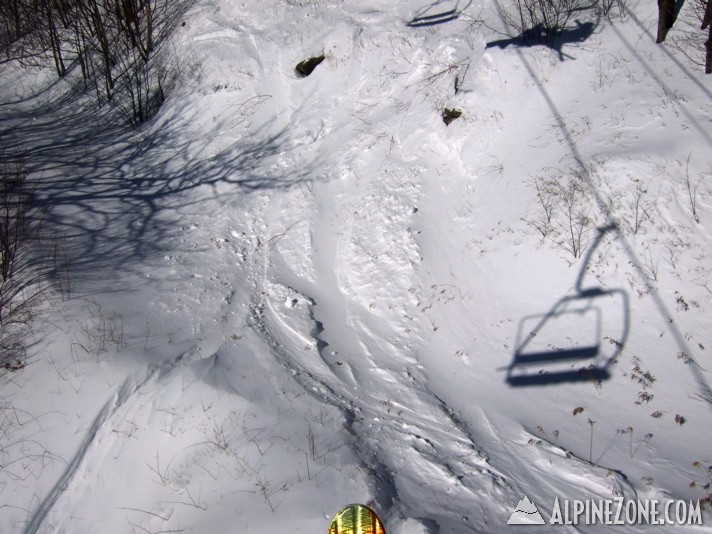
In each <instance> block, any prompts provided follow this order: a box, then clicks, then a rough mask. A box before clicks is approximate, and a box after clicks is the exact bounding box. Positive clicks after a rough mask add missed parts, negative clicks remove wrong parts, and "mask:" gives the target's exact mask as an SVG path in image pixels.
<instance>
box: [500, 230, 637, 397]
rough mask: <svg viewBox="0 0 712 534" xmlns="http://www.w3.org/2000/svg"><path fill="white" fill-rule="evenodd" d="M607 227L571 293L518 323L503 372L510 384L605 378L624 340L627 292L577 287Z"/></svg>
mask: <svg viewBox="0 0 712 534" xmlns="http://www.w3.org/2000/svg"><path fill="white" fill-rule="evenodd" d="M613 229H614V227H613V226H607V227H605V228H602V229H600V230H599V234H598V236H597V237H596V239H595V241H594V243H593V244H592V245H591V247H590V248H589V250H588V253H587V255H586V258H585V259H584V262H583V264H582V266H581V270H580V272H579V275H578V278H577V280H576V292H575V294H573V295H568V296H564V297H562V298H560V299H559V300H558V301H557V302H556V303H555V304H554V305H553V306H552V307H551V308H550V309H549V311H548V312H546V313H543V314H535V315H529V316H526V317H524V318H522V319H521V320H520V322H519V326H518V328H517V337H516V342H515V351H514V356H513V359H512V362H511V364H510V365H509V367H508V368H507V378H506V380H507V382H508V383H509V384H510V385H512V386H537V385H548V384H557V383H563V382H579V381H593V382H594V383H600V382H602V381H603V380H606V379H608V378H610V370H609V368H610V366H611V365H612V364H613V363H615V361H616V358H617V357H618V355H619V354H620V353H621V351H622V350H623V347H624V346H625V343H626V339H627V337H628V331H629V322H630V320H629V316H630V313H629V304H628V294H627V293H626V291H624V290H623V289H604V288H602V287H589V288H583V287H582V283H583V279H584V276H585V273H586V268H587V266H588V264H589V262H590V261H591V258H592V257H593V252H594V250H595V249H596V247H597V246H598V245H599V244H600V242H601V241H602V239H603V237H604V236H605V234H606V233H607V232H609V231H611V230H613ZM607 317H610V318H611V319H610V320H607Z"/></svg>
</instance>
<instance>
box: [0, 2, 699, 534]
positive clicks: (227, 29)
mask: <svg viewBox="0 0 712 534" xmlns="http://www.w3.org/2000/svg"><path fill="white" fill-rule="evenodd" d="M633 4H634V5H629V12H628V13H627V14H624V16H622V17H617V18H616V19H615V20H614V21H613V22H612V23H611V22H610V21H608V20H606V19H604V18H599V19H598V20H595V18H594V17H593V15H592V14H586V13H582V14H581V21H580V23H584V22H585V21H589V19H591V20H593V22H594V23H595V24H594V25H593V26H592V28H593V31H592V32H590V35H586V36H585V37H586V38H585V39H583V40H579V41H572V42H569V43H564V44H563V46H562V47H560V50H555V49H552V48H547V47H544V46H529V47H520V46H517V45H516V43H515V44H513V45H510V46H506V47H504V46H496V45H495V46H487V44H488V43H493V42H494V41H498V40H503V39H504V40H506V39H509V37H508V36H507V30H506V27H505V26H504V24H503V22H502V20H501V19H500V18H499V16H498V12H499V11H498V4H496V3H495V2H491V1H489V0H487V1H483V0H474V1H472V2H469V3H467V2H464V1H459V0H458V1H455V0H440V1H433V0H420V1H417V0H388V1H386V0H336V1H328V0H205V1H198V2H196V3H194V4H193V5H192V6H191V8H190V9H189V10H187V11H186V12H185V13H184V14H183V16H182V19H181V21H182V22H184V23H185V24H179V25H177V29H176V31H175V33H174V34H173V35H172V36H171V40H170V42H169V43H167V44H165V45H164V46H165V47H166V48H167V49H169V50H170V56H171V57H172V58H173V61H174V62H175V64H176V65H177V66H178V68H180V69H181V76H182V78H181V83H180V85H179V86H178V87H177V88H176V89H175V90H174V91H173V92H172V93H171V94H170V95H169V98H168V100H167V101H166V103H165V104H164V105H163V107H162V108H161V109H160V112H159V114H158V116H156V117H155V118H154V119H153V120H152V121H151V122H150V123H148V124H146V125H143V126H142V127H141V128H139V129H136V130H127V129H126V128H124V127H123V126H122V125H121V124H119V123H117V122H116V121H115V120H113V119H115V117H113V118H112V115H111V112H110V110H109V109H107V107H103V108H101V109H100V110H97V109H96V107H95V105H94V104H92V100H91V98H90V97H89V96H87V97H86V98H80V97H79V96H77V94H76V92H72V89H71V84H70V83H69V82H65V81H60V82H56V81H55V80H53V79H52V78H51V76H50V74H51V73H49V71H42V70H31V71H28V70H26V69H20V68H18V66H17V65H14V64H5V65H3V66H2V69H3V79H2V83H1V85H2V87H1V88H0V90H1V94H2V99H3V100H2V105H1V106H0V115H1V116H2V130H3V132H4V134H3V137H4V138H5V141H6V142H12V143H17V144H18V146H20V145H22V146H23V147H24V150H25V151H26V153H27V161H28V162H29V164H30V165H31V168H32V171H33V173H32V178H33V179H35V180H36V181H37V183H38V184H39V186H38V189H37V195H38V196H39V197H41V198H42V199H45V200H46V201H47V203H48V204H49V205H51V206H52V211H51V212H50V215H49V222H50V223H51V224H52V226H53V229H54V230H55V231H56V232H57V234H59V235H61V236H62V237H63V238H64V239H63V241H62V242H63V245H62V246H63V251H64V252H63V254H64V255H65V256H66V257H67V261H68V265H69V266H70V267H69V270H70V272H69V275H70V277H71V279H72V286H71V291H70V292H69V298H65V299H60V298H56V299H50V301H49V302H48V304H47V306H46V308H47V309H45V310H44V312H43V314H38V320H37V325H36V327H35V332H34V334H35V338H36V339H35V343H34V344H33V345H32V346H31V347H30V349H29V351H28V361H27V365H26V367H25V368H24V369H22V370H20V371H16V372H4V374H3V375H2V383H1V384H0V391H2V398H1V402H2V412H1V416H0V429H1V432H0V463H1V464H2V467H1V469H0V494H1V496H2V499H1V502H2V506H1V507H0V531H1V532H3V533H8V534H9V533H21V532H26V533H33V534H34V533H50V532H57V533H59V532H61V533H85V532H103V533H107V534H108V533H126V532H196V533H197V532H201V533H228V532H249V533H251V534H258V533H277V532H283V531H285V530H287V529H288V530H290V531H294V532H305V533H307V532H308V533H318V532H326V530H327V528H328V525H329V522H330V519H331V517H332V516H333V515H334V514H335V513H336V512H337V511H338V510H339V509H340V508H341V507H342V506H344V505H346V504H349V503H352V502H361V503H364V504H369V505H370V506H372V507H373V508H374V509H375V510H376V511H377V512H378V513H379V515H380V516H381V517H382V518H383V521H384V524H385V525H386V528H387V530H388V532H389V534H390V533H393V534H421V533H423V534H425V533H427V534H435V533H444V534H451V533H466V532H502V531H503V529H506V528H507V527H506V522H507V520H508V519H509V518H510V516H511V514H512V513H513V512H514V511H515V509H516V508H517V505H518V503H519V502H520V501H522V499H524V498H525V496H526V497H527V501H531V503H533V504H534V505H535V506H536V507H537V508H538V510H539V511H540V512H541V514H542V516H543V517H544V519H545V520H547V521H548V519H549V518H550V514H551V509H552V506H553V503H554V500H555V498H556V497H558V498H559V499H571V500H572V499H604V498H612V497H614V496H619V497H626V498H639V499H661V500H664V499H672V498H674V499H685V500H688V501H689V500H695V501H696V500H697V499H700V498H703V497H705V496H706V495H707V494H708V493H709V490H708V489H705V484H709V483H710V482H711V481H712V479H711V478H710V476H711V473H712V472H711V471H709V470H708V469H707V467H708V466H712V447H710V440H711V438H712V434H711V433H710V428H711V423H712V419H711V416H712V402H710V400H709V394H708V392H707V393H706V391H705V387H708V386H709V385H710V384H712V374H711V373H710V371H712V359H711V357H710V354H711V353H712V337H711V336H712V329H711V328H710V327H711V326H712V320H711V319H712V314H711V313H710V306H712V247H711V245H712V235H711V233H710V230H709V228H710V227H711V226H710V225H711V224H712V204H711V203H712V200H711V196H710V195H712V177H711V174H712V160H711V159H710V144H711V142H712V123H711V120H712V98H710V97H712V86H711V85H710V78H709V77H708V78H705V77H704V75H702V74H701V73H700V72H699V69H697V68H696V67H693V66H692V65H690V64H689V63H688V62H687V60H686V59H685V58H684V57H682V56H681V55H680V54H679V53H677V52H676V51H674V50H673V49H671V48H669V47H667V46H666V45H656V44H655V43H654V38H653V33H654V29H655V26H656V23H657V19H656V10H657V6H656V3H655V2H651V1H649V0H641V1H640V2H635V3H633ZM500 8H501V6H500ZM428 17H432V18H428ZM429 21H435V22H437V24H430V23H429ZM409 23H410V24H409ZM572 24H573V22H572ZM498 32H499V33H498ZM509 35H510V36H511V35H512V34H511V32H510V33H509ZM560 52H561V53H560ZM321 54H323V55H324V56H325V60H324V61H323V62H322V63H321V64H320V65H318V66H317V67H316V69H315V70H314V72H313V73H312V74H311V75H310V76H309V77H300V76H298V75H297V73H296V72H295V70H294V67H295V65H296V64H297V63H299V62H300V61H302V60H304V59H307V58H309V57H316V56H319V55H321ZM445 109H455V110H459V111H461V112H462V115H461V116H460V117H459V118H457V119H455V120H453V121H452V122H451V123H450V124H449V125H446V124H445V122H444V121H443V118H442V117H443V113H444V111H445ZM688 182H689V183H690V184H691V185H692V189H693V190H694V200H695V202H696V214H697V216H698V218H699V222H697V221H696V220H695V218H694V216H693V215H694V214H693V213H692V211H691V200H690V188H688V187H687V183H688ZM537 187H538V189H537ZM547 209H548V210H549V212H548V215H547V211H546V210H547ZM571 221H573V223H572V222H571ZM572 224H574V225H576V224H578V225H579V226H576V228H578V229H579V230H580V234H578V236H577V234H576V233H573V234H572V233H571V229H572ZM65 297H66V296H65ZM581 368H584V370H583V371H581ZM705 395H707V399H708V400H705ZM708 487H709V486H708ZM525 502H526V501H525ZM704 519H705V522H706V523H708V524H712V516H710V515H709V511H705V512H704ZM512 528H514V527H512ZM519 528H520V529H521V528H522V527H519ZM523 528H527V527H523ZM532 528H534V527H532ZM539 528H543V529H545V530H546V529H548V528H552V529H553V528H555V527H539ZM558 528H559V530H561V531H562V532H563V531H566V530H567V529H569V530H570V531H581V532H607V531H609V530H610V529H611V528H612V527H607V526H601V525H596V526H588V527H587V526H585V525H579V526H578V527H573V526H569V527H558ZM679 528H680V527H676V526H672V525H668V526H658V527H645V526H634V525H629V526H626V527H615V530H616V532H624V531H625V532H638V531H647V530H651V531H653V530H654V531H655V532H676V531H678V530H679ZM703 528H704V527H697V531H702V529H703ZM707 528H709V527H707ZM692 530H693V531H694V530H695V529H692Z"/></svg>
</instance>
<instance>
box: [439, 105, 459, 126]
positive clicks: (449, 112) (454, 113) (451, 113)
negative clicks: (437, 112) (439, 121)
mask: <svg viewBox="0 0 712 534" xmlns="http://www.w3.org/2000/svg"><path fill="white" fill-rule="evenodd" d="M460 115H462V111H460V110H459V109H448V108H445V109H444V110H443V122H444V123H445V124H446V125H447V126H450V123H451V122H452V121H454V120H455V119H457V118H458V117H459V116H460Z"/></svg>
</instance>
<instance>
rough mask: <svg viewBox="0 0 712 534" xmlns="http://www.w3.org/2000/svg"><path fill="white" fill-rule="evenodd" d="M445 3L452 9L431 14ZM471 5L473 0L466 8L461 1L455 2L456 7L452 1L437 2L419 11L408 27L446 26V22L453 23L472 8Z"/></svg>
mask: <svg viewBox="0 0 712 534" xmlns="http://www.w3.org/2000/svg"><path fill="white" fill-rule="evenodd" d="M443 2H445V3H447V4H449V5H450V6H452V9H446V10H445V11H441V12H439V13H431V11H432V10H433V9H434V8H436V7H437V6H439V5H440V4H442V3H443ZM470 4H472V0H470V2H468V3H467V5H465V6H464V7H461V6H460V0H457V1H456V2H454V6H453V2H452V0H449V1H448V0H440V1H437V2H435V3H433V4H430V5H428V6H426V7H423V8H421V9H419V10H418V12H417V13H416V15H415V16H414V17H413V18H412V19H411V20H410V21H409V22H408V26H410V27H411V28H422V27H424V26H435V25H437V24H445V23H446V22H451V21H453V20H456V19H457V18H458V17H459V16H460V14H461V13H462V12H463V11H464V10H465V9H467V8H468V7H469V6H470Z"/></svg>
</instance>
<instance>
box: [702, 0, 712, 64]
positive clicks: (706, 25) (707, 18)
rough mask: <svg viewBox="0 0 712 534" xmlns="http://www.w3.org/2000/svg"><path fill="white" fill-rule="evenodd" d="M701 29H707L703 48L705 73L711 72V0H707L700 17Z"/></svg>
mask: <svg viewBox="0 0 712 534" xmlns="http://www.w3.org/2000/svg"><path fill="white" fill-rule="evenodd" d="M702 29H703V30H708V33H707V42H706V43H705V48H706V49H707V54H706V55H705V74H712V0H707V7H706V8H705V14H704V16H703V17H702Z"/></svg>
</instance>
